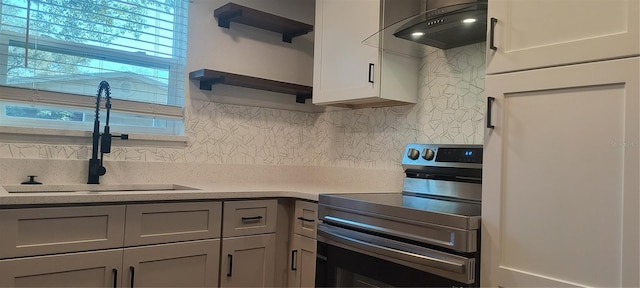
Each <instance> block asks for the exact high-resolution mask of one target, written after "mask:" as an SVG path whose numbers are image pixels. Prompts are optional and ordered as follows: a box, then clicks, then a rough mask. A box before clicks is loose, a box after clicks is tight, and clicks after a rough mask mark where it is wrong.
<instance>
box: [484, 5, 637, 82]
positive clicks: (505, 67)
mask: <svg viewBox="0 0 640 288" xmlns="http://www.w3.org/2000/svg"><path fill="white" fill-rule="evenodd" d="M488 13H489V18H495V19H497V23H496V24H495V36H494V41H495V46H496V47H497V50H491V49H487V74H496V73H501V72H508V71H517V70H526V69H531V68H539V67H550V66H557V65H563V64H571V63H581V62H590V61H595V60H602V59H613V58H620V57H625V56H633V55H638V54H639V52H640V24H639V21H638V18H639V16H638V15H639V14H640V1H638V0H589V1H570V0H538V1H514V0H489V11H488ZM489 25H491V24H489ZM490 36H491V33H489V37H490ZM489 40H490V39H489ZM489 44H490V41H487V45H489Z"/></svg>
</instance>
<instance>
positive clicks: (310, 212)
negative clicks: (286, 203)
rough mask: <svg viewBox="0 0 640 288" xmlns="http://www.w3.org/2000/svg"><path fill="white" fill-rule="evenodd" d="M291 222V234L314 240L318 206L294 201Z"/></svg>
mask: <svg viewBox="0 0 640 288" xmlns="http://www.w3.org/2000/svg"><path fill="white" fill-rule="evenodd" d="M293 221H294V222H293V233H296V234H299V235H302V236H307V237H309V238H313V239H315V238H316V224H317V223H318V204H317V203H314V202H308V201H302V200H296V206H295V212H294V219H293Z"/></svg>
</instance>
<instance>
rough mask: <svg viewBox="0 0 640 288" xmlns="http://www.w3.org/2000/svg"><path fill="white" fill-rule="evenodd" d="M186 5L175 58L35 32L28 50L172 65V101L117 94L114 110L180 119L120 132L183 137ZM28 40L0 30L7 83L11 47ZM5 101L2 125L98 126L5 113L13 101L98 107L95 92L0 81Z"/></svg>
mask: <svg viewBox="0 0 640 288" xmlns="http://www.w3.org/2000/svg"><path fill="white" fill-rule="evenodd" d="M178 5H180V7H178ZM186 5H188V1H186V0H177V1H176V8H175V9H176V15H175V19H176V20H175V22H174V27H175V28H174V30H173V33H174V37H173V41H174V46H173V49H172V51H173V52H172V56H173V57H172V58H167V57H162V56H153V55H147V54H146V53H140V52H130V51H122V50H118V49H113V48H107V47H100V46H94V45H90V44H84V43H75V42H70V41H64V40H58V39H52V38H46V37H37V39H36V37H34V36H31V37H30V38H31V39H29V41H28V42H29V49H35V48H37V49H38V50H42V51H47V52H54V53H60V54H66V55H74V56H82V57H87V58H91V59H96V60H105V61H111V62H116V63H123V64H129V65H137V66H142V67H149V68H162V69H167V71H168V78H167V80H168V83H167V91H168V93H167V104H158V103H153V102H142V101H134V100H125V99H115V98H112V99H111V103H112V112H123V113H131V114H139V115H141V116H160V117H168V118H173V119H176V120H180V121H179V122H177V123H176V122H174V124H173V125H170V126H171V127H167V128H157V127H133V126H127V128H126V130H125V131H120V132H122V133H144V134H150V135H165V136H181V135H183V134H184V127H185V123H184V121H185V117H184V106H185V85H186V83H185V74H186V71H185V70H186V45H187V39H186V38H187V31H186V30H187V29H188V27H187V23H186V22H187V21H188V18H187V16H188V15H183V14H182V13H188V12H187V10H186V9H187V8H186V7H184V6H186ZM26 43H27V41H26V39H25V35H23V34H20V33H17V32H12V31H3V32H2V33H0V83H7V78H6V77H7V72H8V63H7V61H8V52H9V49H10V47H12V46H13V47H22V48H24V47H25V45H26ZM36 45H37V46H36ZM180 76H181V77H180ZM96 88H97V84H96ZM178 96H180V97H178ZM0 101H1V102H2V103H0V108H2V110H0V123H2V124H0V126H6V127H20V128H23V127H25V126H30V127H47V128H53V129H59V130H83V131H91V130H92V129H93V125H87V124H86V123H83V124H80V123H73V125H79V129H75V128H74V129H65V127H64V126H67V124H68V123H66V122H65V124H63V125H59V124H58V123H60V122H62V121H55V120H54V121H49V120H40V119H28V118H23V119H20V120H19V121H16V120H15V119H12V118H13V117H9V116H6V115H5V114H4V113H5V110H4V107H5V106H6V105H7V104H10V103H11V102H20V103H25V104H28V103H33V104H42V105H49V106H58V107H69V108H70V109H74V108H80V109H95V105H96V103H95V101H96V97H95V95H81V94H73V93H65V92H53V91H45V90H36V89H30V88H19V87H14V86H5V85H2V84H0ZM102 102H104V101H102ZM102 106H104V103H102ZM102 111H104V110H102ZM101 114H103V113H101ZM85 117H87V116H85ZM91 119H93V118H91ZM18 122H19V123H20V124H19V125H16V124H15V123H18ZM44 122H47V123H48V124H45V125H43V123H44ZM56 122H57V123H56ZM7 124H9V125H7ZM29 124H31V125H29ZM178 126H179V127H178ZM84 127H86V128H84ZM121 127H123V126H121ZM27 129H29V128H27ZM35 130H38V129H35ZM35 130H34V131H35ZM148 130H153V131H155V132H157V133H148ZM114 131H116V130H114ZM141 131H145V132H141Z"/></svg>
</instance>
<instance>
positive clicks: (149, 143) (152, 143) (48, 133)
mask: <svg viewBox="0 0 640 288" xmlns="http://www.w3.org/2000/svg"><path fill="white" fill-rule="evenodd" d="M91 134H92V133H91V132H90V131H77V130H62V129H41V128H23V127H7V126H0V139H2V140H0V142H7V143H40V144H63V145H65V144H66V145H92V138H91ZM112 134H116V135H117V134H119V133H117V132H116V133H112ZM188 140H189V137H187V136H174V135H151V134H129V139H128V140H120V139H119V138H117V137H114V138H113V142H112V143H113V144H112V145H113V146H127V147H173V148H177V147H186V146H187V144H188Z"/></svg>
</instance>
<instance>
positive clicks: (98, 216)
mask: <svg viewBox="0 0 640 288" xmlns="http://www.w3.org/2000/svg"><path fill="white" fill-rule="evenodd" d="M124 215H125V206H124V205H115V206H89V207H50V208H25V209H6V210H0V231H1V232H0V233H2V237H0V258H10V257H18V256H31V255H44V254H52V253H62V252H72V251H85V250H95V249H106V248H116V247H122V243H123V242H122V241H123V235H124V217H125V216H124Z"/></svg>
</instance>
